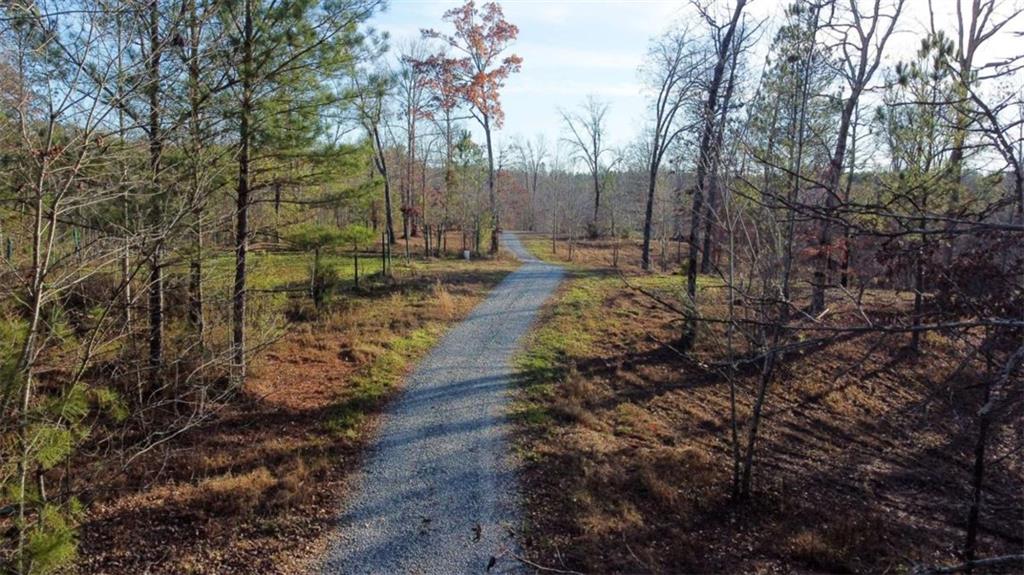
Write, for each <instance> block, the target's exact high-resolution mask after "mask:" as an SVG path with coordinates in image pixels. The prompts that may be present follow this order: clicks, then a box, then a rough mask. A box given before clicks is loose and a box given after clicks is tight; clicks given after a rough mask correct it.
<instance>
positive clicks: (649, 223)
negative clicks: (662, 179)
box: [640, 159, 658, 271]
mask: <svg viewBox="0 0 1024 575" xmlns="http://www.w3.org/2000/svg"><path fill="white" fill-rule="evenodd" d="M655 162H656V160H654V159H652V160H651V166H650V169H649V171H648V180H647V208H646V209H645V210H644V246H643V252H642V253H641V255H640V266H641V267H642V268H643V269H644V270H646V271H650V269H651V228H652V227H653V224H654V190H655V187H656V186H657V183H658V182H657V180H658V168H657V165H656V164H655Z"/></svg>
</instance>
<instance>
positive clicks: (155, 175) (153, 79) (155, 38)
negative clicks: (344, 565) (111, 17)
mask: <svg viewBox="0 0 1024 575" xmlns="http://www.w3.org/2000/svg"><path fill="white" fill-rule="evenodd" d="M162 49H163V48H162V47H161V45H160V10H159V5H158V3H157V2H156V0H151V1H150V5H149V62H148V66H147V67H148V75H149V78H148V80H149V86H148V88H149V89H148V92H149V169H150V184H151V194H152V201H153V202H154V205H153V209H152V225H153V232H154V233H155V238H156V239H155V245H154V246H153V253H152V254H151V255H150V262H149V384H150V389H151V390H155V389H156V388H157V387H158V386H159V384H160V375H161V374H160V372H161V370H162V368H163V363H164V313H163V310H164V281H163V267H162V266H163V262H162V261H161V259H162V256H163V234H164V230H163V224H164V222H163V209H162V206H161V196H162V193H161V189H160V160H161V156H162V154H163V136H162V135H161V133H160V55H161V51H162Z"/></svg>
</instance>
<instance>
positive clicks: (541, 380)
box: [512, 278, 611, 427]
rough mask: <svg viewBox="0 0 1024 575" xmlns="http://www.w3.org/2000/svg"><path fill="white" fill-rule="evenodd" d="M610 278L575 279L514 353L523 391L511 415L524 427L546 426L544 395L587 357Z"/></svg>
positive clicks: (548, 415)
mask: <svg viewBox="0 0 1024 575" xmlns="http://www.w3.org/2000/svg"><path fill="white" fill-rule="evenodd" d="M610 281H611V280H610V278H605V279H597V278H583V279H578V280H573V281H572V282H571V283H570V284H569V285H568V287H566V288H564V289H563V290H562V291H561V292H560V294H559V295H558V297H557V299H556V300H555V302H554V303H552V304H551V305H550V306H549V307H548V309H547V311H546V313H545V317H544V318H543V320H542V323H541V326H540V327H539V328H537V329H536V330H535V331H534V332H533V333H531V334H530V335H529V336H528V339H527V342H526V346H525V349H524V350H523V351H522V352H521V353H520V354H519V355H518V356H517V357H516V358H515V367H516V372H517V375H518V382H519V385H520V389H521V393H520V394H519V397H518V398H517V400H516V401H515V402H514V403H513V406H512V416H513V417H514V418H515V419H516V420H518V421H520V422H521V423H523V424H525V425H527V426H537V427H544V426H546V425H548V424H550V423H551V422H552V421H553V418H552V416H551V414H550V413H548V408H547V405H548V404H549V403H550V402H549V401H548V400H549V399H550V398H551V396H552V395H553V394H554V393H556V392H557V387H558V384H559V383H561V382H562V381H564V380H565V377H566V375H567V374H568V373H569V372H570V371H571V370H572V367H573V365H574V363H575V361H576V360H577V359H579V358H582V357H584V356H586V354H587V353H588V352H589V351H590V349H591V345H592V342H593V333H595V330H594V329H593V328H594V327H596V322H597V321H599V318H600V314H599V313H598V311H599V307H600V305H601V303H602V302H603V301H604V297H605V295H606V293H607V287H608V286H609V285H610V284H609V282H610Z"/></svg>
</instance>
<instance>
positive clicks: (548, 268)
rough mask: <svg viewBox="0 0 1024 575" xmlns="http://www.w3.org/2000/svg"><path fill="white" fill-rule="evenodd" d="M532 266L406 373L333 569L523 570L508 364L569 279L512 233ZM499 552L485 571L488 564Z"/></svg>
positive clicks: (507, 238)
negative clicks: (517, 550) (518, 554)
mask: <svg viewBox="0 0 1024 575" xmlns="http://www.w3.org/2000/svg"><path fill="white" fill-rule="evenodd" d="M502 241H503V244H504V246H505V247H506V248H508V249H509V250H511V251H512V252H513V253H515V254H516V256H517V257H519V259H521V260H522V261H523V265H522V266H521V267H520V268H519V269H518V270H516V271H515V272H513V273H512V274H510V275H509V276H508V277H507V278H506V279H505V280H504V281H503V282H502V283H501V284H499V285H498V286H497V287H496V288H495V289H494V291H493V292H492V293H491V294H490V296H488V298H487V299H486V300H485V301H484V302H483V303H481V304H480V305H479V306H478V307H477V308H476V309H475V310H473V312H472V313H471V314H470V315H469V317H468V318H466V320H464V321H463V322H462V323H460V324H459V325H457V326H455V327H454V328H453V329H452V330H451V331H450V332H449V333H448V335H447V336H445V338H444V339H443V340H442V341H441V342H440V343H439V344H438V346H437V347H436V348H434V350H433V351H431V352H430V354H429V355H428V356H427V357H426V358H425V359H424V360H423V361H422V363H420V365H419V367H418V368H417V369H416V370H415V371H414V372H413V373H412V374H411V375H410V376H409V378H408V380H407V382H406V388H405V390H404V391H403V392H402V394H401V395H400V396H399V397H398V398H397V399H396V400H395V401H394V402H393V403H392V405H391V407H390V408H389V409H388V411H387V413H386V414H385V415H384V416H383V420H382V422H381V427H380V430H379V435H378V437H377V439H376V440H375V444H374V447H373V448H372V450H371V452H370V454H369V456H368V459H367V462H366V464H365V465H364V468H363V470H362V471H360V472H359V473H358V474H357V475H356V477H355V478H354V480H353V483H352V485H353V491H352V495H351V499H350V500H349V502H348V505H347V507H346V509H345V510H344V513H343V515H342V518H341V537H340V539H339V540H338V541H337V542H336V543H335V544H334V545H333V547H332V548H331V549H330V550H329V551H328V556H327V558H326V560H325V562H324V567H323V571H324V573H345V574H356V573H375V574H376V573H423V574H433V573H436V574H445V575H448V574H458V573H519V572H522V571H523V570H522V568H521V565H519V564H518V562H517V561H516V560H515V559H513V558H512V557H510V554H509V553H505V554H504V555H503V552H505V551H506V550H508V549H510V548H512V549H513V550H514V545H515V540H514V538H513V537H512V535H511V531H513V530H515V529H517V528H518V526H519V517H520V516H519V512H518V502H517V497H516V493H517V492H516V485H515V477H514V475H513V466H512V463H511V460H510V457H511V456H510V453H509V445H508V441H507V437H506V436H507V432H508V430H507V427H508V422H507V420H506V411H507V407H508V401H509V399H508V391H509V387H510V383H511V377H512V374H513V369H512V365H511V360H512V358H513V356H514V355H515V353H516V351H517V350H518V345H519V343H520V340H521V339H522V337H523V335H524V334H525V333H526V332H527V330H528V329H529V328H530V325H531V323H532V322H533V321H534V319H535V318H536V317H537V312H538V310H539V309H540V307H541V305H542V304H543V303H544V301H545V300H546V299H547V298H548V297H549V296H550V295H551V293H552V292H553V291H554V289H555V288H556V287H557V286H558V284H559V282H560V281H561V279H562V270H561V268H559V267H558V266H553V265H547V264H544V263H542V262H540V261H539V260H537V259H535V258H534V257H533V256H531V255H530V254H529V253H528V252H527V251H526V250H525V249H524V248H523V247H522V244H520V243H519V239H518V238H517V237H516V236H515V235H513V234H503V236H502ZM492 558H496V560H495V562H494V565H493V566H491V567H490V569H489V570H488V564H489V563H491V560H492Z"/></svg>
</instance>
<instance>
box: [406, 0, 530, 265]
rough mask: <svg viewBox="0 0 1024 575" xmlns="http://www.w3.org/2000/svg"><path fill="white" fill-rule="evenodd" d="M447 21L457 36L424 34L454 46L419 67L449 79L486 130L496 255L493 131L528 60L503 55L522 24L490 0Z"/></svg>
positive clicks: (470, 5)
mask: <svg viewBox="0 0 1024 575" xmlns="http://www.w3.org/2000/svg"><path fill="white" fill-rule="evenodd" d="M444 21H445V22H448V23H450V24H452V26H454V27H455V32H454V33H453V34H445V33H443V32H439V31H437V30H433V29H431V30H423V31H422V33H423V37H424V38H430V39H435V40H440V41H441V42H443V43H445V44H446V45H447V47H448V48H449V49H450V51H448V52H442V53H438V54H434V55H432V56H430V57H428V58H426V59H425V60H423V61H420V62H418V65H419V66H421V67H422V68H424V69H427V70H430V71H431V74H432V75H434V76H435V77H443V78H445V79H446V80H447V81H448V82H450V84H449V85H450V86H451V87H452V88H453V89H454V90H455V93H457V94H458V97H459V98H460V99H461V100H462V101H464V102H465V103H466V104H467V105H468V107H469V113H470V114H471V115H472V116H473V118H474V119H475V120H476V121H477V122H479V123H480V126H481V127H483V129H484V136H485V138H486V140H487V191H488V195H489V198H490V205H491V219H492V222H493V224H494V232H493V233H492V234H491V253H495V252H497V251H498V234H497V231H498V229H499V228H500V213H499V210H498V201H497V196H496V194H495V191H494V150H493V147H492V146H491V129H492V128H501V126H502V124H503V123H504V120H505V114H504V112H503V111H502V109H501V99H500V93H501V89H502V88H503V87H504V86H505V80H506V79H507V78H508V77H509V75H511V74H513V73H515V72H519V70H520V69H521V68H522V63H523V59H522V58H520V57H519V56H517V55H515V54H509V55H505V56H503V55H502V54H503V53H504V52H505V50H506V49H507V48H508V46H509V45H510V44H511V43H512V42H513V41H514V40H515V39H516V36H518V35H519V28H517V27H516V26H515V25H514V24H510V23H509V22H508V21H507V20H505V14H504V13H503V12H502V10H501V6H500V5H499V4H497V3H496V2H488V3H486V4H484V5H482V6H481V7H480V9H479V10H478V9H477V7H476V3H475V2H473V0H468V1H467V2H466V3H465V4H463V5H462V6H459V7H458V8H452V9H451V10H448V11H447V12H445V13H444Z"/></svg>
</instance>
